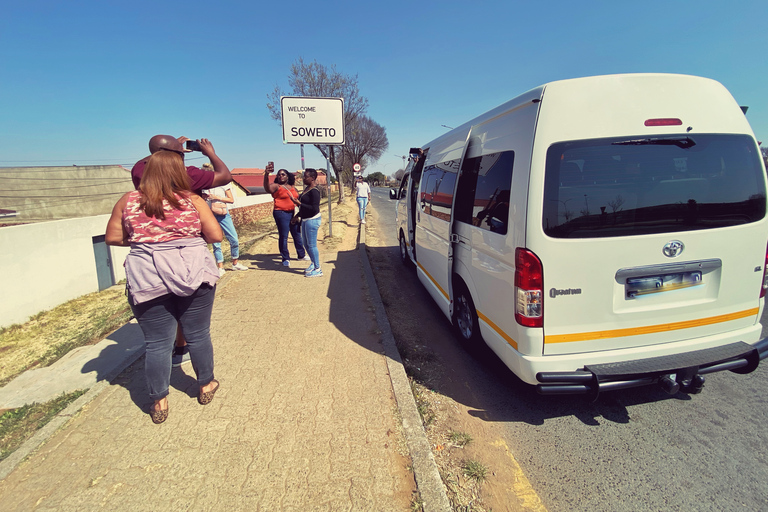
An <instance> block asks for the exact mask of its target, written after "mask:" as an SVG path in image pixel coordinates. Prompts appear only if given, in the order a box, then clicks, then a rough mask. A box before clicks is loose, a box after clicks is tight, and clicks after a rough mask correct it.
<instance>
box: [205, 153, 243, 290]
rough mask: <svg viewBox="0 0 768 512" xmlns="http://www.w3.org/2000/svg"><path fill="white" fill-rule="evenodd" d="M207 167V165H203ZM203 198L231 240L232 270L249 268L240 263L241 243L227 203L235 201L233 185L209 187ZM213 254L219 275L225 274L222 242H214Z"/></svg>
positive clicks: (225, 234)
mask: <svg viewBox="0 0 768 512" xmlns="http://www.w3.org/2000/svg"><path fill="white" fill-rule="evenodd" d="M203 168H205V165H203ZM203 199H205V201H206V202H207V203H208V206H209V207H210V208H211V211H213V216H214V217H216V220H218V221H219V224H220V225H221V229H222V231H224V236H226V237H227V240H229V251H230V254H231V255H232V270H248V267H246V266H245V265H243V264H242V263H240V262H239V261H238V260H239V258H240V243H239V241H238V238H237V231H236V230H235V223H234V222H232V217H231V216H230V215H229V208H228V207H227V204H232V203H234V202H235V198H234V197H232V188H231V185H229V184H226V185H224V186H221V187H214V188H208V189H205V190H203ZM213 255H214V257H215V258H216V265H218V267H219V275H222V276H223V275H224V255H223V254H222V252H221V243H217V244H213Z"/></svg>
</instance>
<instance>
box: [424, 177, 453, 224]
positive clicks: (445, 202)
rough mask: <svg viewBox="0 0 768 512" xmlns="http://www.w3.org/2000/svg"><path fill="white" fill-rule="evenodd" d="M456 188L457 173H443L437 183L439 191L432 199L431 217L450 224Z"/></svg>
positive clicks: (436, 191) (437, 190)
mask: <svg viewBox="0 0 768 512" xmlns="http://www.w3.org/2000/svg"><path fill="white" fill-rule="evenodd" d="M455 187H456V173H455V172H450V171H446V172H443V173H442V175H441V176H440V177H439V180H438V182H437V189H436V190H435V195H434V197H433V198H432V211H431V212H430V215H432V216H433V217H437V218H438V219H441V220H444V221H446V222H450V220H451V208H452V205H453V190H454V188H455Z"/></svg>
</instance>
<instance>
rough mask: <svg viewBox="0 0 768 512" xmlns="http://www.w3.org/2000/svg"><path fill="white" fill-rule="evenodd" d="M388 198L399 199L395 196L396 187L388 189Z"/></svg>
mask: <svg viewBox="0 0 768 512" xmlns="http://www.w3.org/2000/svg"><path fill="white" fill-rule="evenodd" d="M389 198H390V199H399V198H398V197H397V189H396V188H391V189H389Z"/></svg>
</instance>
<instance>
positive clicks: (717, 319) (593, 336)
mask: <svg viewBox="0 0 768 512" xmlns="http://www.w3.org/2000/svg"><path fill="white" fill-rule="evenodd" d="M759 312H760V309H759V308H753V309H746V310H744V311H739V312H737V313H729V314H727V315H718V316H711V317H708V318H700V319H698V320H688V321H685V322H674V323H671V324H659V325H649V326H646V327H632V328H629V329H616V330H613V331H594V332H580V333H576V334H557V335H554V336H544V343H570V342H574V341H586V340H599V339H605V338H621V337H624V336H639V335H641V334H655V333H658V332H665V331H677V330H680V329H690V328H692V327H701V326H703V325H712V324H719V323H722V322H730V321H731V320H738V319H740V318H747V317H749V316H757V314H758V313H759Z"/></svg>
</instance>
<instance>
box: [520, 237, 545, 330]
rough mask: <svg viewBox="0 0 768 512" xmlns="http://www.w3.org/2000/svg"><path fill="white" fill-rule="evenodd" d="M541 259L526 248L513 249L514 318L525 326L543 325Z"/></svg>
mask: <svg viewBox="0 0 768 512" xmlns="http://www.w3.org/2000/svg"><path fill="white" fill-rule="evenodd" d="M543 274H544V273H543V271H542V267H541V260H540V259H539V258H538V256H536V255H535V254H534V253H532V252H531V251H529V250H527V249H523V248H520V247H518V248H517V249H516V250H515V296H516V300H515V320H517V323H519V324H520V325H523V326H525V327H543V325H544V303H543V302H542V301H543V299H544V289H543V288H544V275H543Z"/></svg>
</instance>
